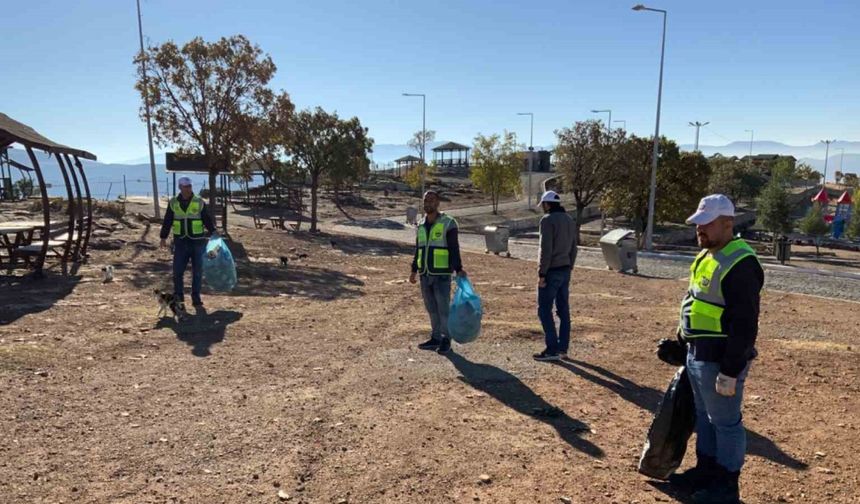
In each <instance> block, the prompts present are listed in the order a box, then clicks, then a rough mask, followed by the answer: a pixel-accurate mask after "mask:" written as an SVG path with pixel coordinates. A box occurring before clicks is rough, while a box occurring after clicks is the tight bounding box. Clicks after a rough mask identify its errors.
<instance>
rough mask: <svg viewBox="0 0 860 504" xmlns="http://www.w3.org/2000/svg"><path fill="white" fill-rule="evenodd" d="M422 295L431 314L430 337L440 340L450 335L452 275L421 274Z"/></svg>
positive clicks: (428, 312)
mask: <svg viewBox="0 0 860 504" xmlns="http://www.w3.org/2000/svg"><path fill="white" fill-rule="evenodd" d="M421 296H422V297H423V298H424V307H425V308H427V314H428V315H430V329H431V333H430V337H431V338H433V339H434V340H437V341H440V340H442V339H443V338H447V337H448V315H449V314H450V313H451V276H450V275H421Z"/></svg>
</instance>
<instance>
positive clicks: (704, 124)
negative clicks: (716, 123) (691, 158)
mask: <svg viewBox="0 0 860 504" xmlns="http://www.w3.org/2000/svg"><path fill="white" fill-rule="evenodd" d="M688 124H689V125H690V126H695V127H696V146H695V147H694V148H693V152H699V128H701V127H702V126H707V125H708V124H711V123H710V122H700V121H696V122H691V123H688Z"/></svg>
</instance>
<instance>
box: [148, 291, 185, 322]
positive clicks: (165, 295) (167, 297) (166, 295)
mask: <svg viewBox="0 0 860 504" xmlns="http://www.w3.org/2000/svg"><path fill="white" fill-rule="evenodd" d="M153 295H155V299H156V300H157V301H158V314H157V315H156V317H161V316H162V315H167V313H168V310H169V311H170V313H171V314H172V317H173V319H174V320H176V321H177V322H179V320H180V319H181V318H182V317H183V316H184V315H185V304H184V303H182V302H181V301H180V302H177V301H176V296H175V295H174V294H172V293H170V292H165V291H163V290H161V289H155V290H154V291H153Z"/></svg>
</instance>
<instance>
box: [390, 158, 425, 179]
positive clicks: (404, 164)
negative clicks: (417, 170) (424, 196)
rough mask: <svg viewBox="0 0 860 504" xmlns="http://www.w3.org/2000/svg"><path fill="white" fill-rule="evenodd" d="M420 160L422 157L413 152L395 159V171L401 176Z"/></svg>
mask: <svg viewBox="0 0 860 504" xmlns="http://www.w3.org/2000/svg"><path fill="white" fill-rule="evenodd" d="M420 162H421V158H420V157H416V156H413V155H411V154H410V155H408V156H403V157H402V158H397V159H395V160H394V164H395V168H394V173H395V174H397V176H398V177H401V176H403V174H404V173H408V172H409V170H411V169H412V167H413V166H415V165H417V164H418V163H420Z"/></svg>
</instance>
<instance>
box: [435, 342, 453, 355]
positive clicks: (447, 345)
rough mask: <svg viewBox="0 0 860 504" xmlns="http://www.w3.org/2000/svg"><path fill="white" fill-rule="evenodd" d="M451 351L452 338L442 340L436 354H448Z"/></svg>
mask: <svg viewBox="0 0 860 504" xmlns="http://www.w3.org/2000/svg"><path fill="white" fill-rule="evenodd" d="M450 351H451V338H442V342H441V343H439V348H437V349H436V353H440V354H446V353H448V352H450Z"/></svg>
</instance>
